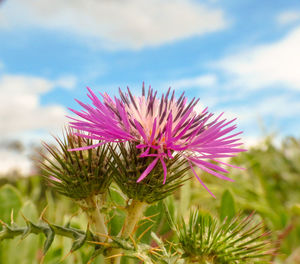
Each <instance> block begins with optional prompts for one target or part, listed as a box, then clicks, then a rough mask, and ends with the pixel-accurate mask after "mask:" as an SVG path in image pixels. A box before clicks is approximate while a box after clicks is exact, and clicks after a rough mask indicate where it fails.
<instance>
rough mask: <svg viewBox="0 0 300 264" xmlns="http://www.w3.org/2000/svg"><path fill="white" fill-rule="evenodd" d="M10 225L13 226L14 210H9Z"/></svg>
mask: <svg viewBox="0 0 300 264" xmlns="http://www.w3.org/2000/svg"><path fill="white" fill-rule="evenodd" d="M10 224H11V225H13V224H14V209H13V208H12V209H11V213H10Z"/></svg>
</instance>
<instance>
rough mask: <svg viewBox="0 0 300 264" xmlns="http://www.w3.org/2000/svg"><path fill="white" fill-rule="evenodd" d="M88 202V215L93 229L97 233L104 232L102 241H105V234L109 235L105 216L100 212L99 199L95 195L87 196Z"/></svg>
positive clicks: (101, 237)
mask: <svg viewBox="0 0 300 264" xmlns="http://www.w3.org/2000/svg"><path fill="white" fill-rule="evenodd" d="M101 198H102V197H101ZM86 203H87V205H88V208H87V211H86V213H87V215H88V218H89V223H90V224H91V227H92V230H93V231H94V232H95V233H99V234H103V235H104V236H100V242H104V241H105V240H106V239H107V238H106V237H105V235H107V234H108V233H107V226H106V224H105V220H104V216H103V214H102V213H101V212H100V208H99V203H97V199H96V197H95V196H92V197H89V198H87V199H86Z"/></svg>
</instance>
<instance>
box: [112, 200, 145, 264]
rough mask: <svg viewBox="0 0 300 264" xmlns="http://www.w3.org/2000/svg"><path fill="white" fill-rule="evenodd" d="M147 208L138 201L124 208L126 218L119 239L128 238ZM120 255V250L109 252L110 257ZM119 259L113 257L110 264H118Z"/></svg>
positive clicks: (143, 203) (133, 201)
mask: <svg viewBox="0 0 300 264" xmlns="http://www.w3.org/2000/svg"><path fill="white" fill-rule="evenodd" d="M146 208H147V203H145V202H141V201H138V200H132V202H131V204H130V205H128V206H127V207H126V211H127V217H126V218H125V222H124V225H123V229H122V233H121V237H122V238H128V237H129V236H130V235H131V234H132V233H133V232H134V229H135V227H136V224H137V223H138V222H139V221H140V219H141V217H142V215H143V213H144V211H145V209H146ZM121 253H122V249H112V250H111V251H110V254H109V255H110V256H114V255H119V254H121ZM120 262H121V257H115V258H114V259H112V262H111V263H112V264H120Z"/></svg>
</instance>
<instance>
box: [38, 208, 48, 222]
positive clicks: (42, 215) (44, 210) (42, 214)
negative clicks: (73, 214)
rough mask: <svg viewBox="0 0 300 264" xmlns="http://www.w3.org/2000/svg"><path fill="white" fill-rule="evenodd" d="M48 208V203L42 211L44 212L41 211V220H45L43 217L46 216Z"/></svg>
mask: <svg viewBox="0 0 300 264" xmlns="http://www.w3.org/2000/svg"><path fill="white" fill-rule="evenodd" d="M47 208H48V205H46V206H45V208H44V209H43V211H42V213H41V215H40V217H39V219H40V220H43V217H44V214H45V212H46V210H47Z"/></svg>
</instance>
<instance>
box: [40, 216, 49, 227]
mask: <svg viewBox="0 0 300 264" xmlns="http://www.w3.org/2000/svg"><path fill="white" fill-rule="evenodd" d="M41 220H43V221H44V222H46V223H47V224H48V225H49V226H50V227H51V224H50V222H49V221H48V220H47V219H46V218H45V217H44V215H43V216H42V218H41Z"/></svg>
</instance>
